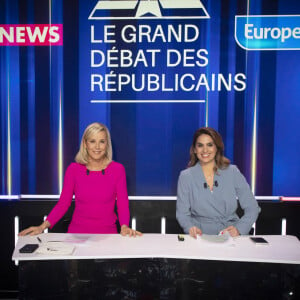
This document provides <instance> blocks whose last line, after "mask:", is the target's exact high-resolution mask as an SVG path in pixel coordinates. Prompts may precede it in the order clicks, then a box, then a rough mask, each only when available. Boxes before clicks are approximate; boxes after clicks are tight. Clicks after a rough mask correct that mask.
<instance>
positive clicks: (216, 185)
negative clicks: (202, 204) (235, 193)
mask: <svg viewBox="0 0 300 300" xmlns="http://www.w3.org/2000/svg"><path fill="white" fill-rule="evenodd" d="M214 186H215V187H218V186H219V183H218V181H217V180H215V182H214ZM203 187H204V188H205V189H207V188H208V184H207V183H206V182H204V183H203Z"/></svg>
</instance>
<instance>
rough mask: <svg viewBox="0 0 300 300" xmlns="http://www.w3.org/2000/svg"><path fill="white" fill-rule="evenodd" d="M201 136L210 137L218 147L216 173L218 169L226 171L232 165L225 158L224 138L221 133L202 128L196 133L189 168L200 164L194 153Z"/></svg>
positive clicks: (209, 128)
mask: <svg viewBox="0 0 300 300" xmlns="http://www.w3.org/2000/svg"><path fill="white" fill-rule="evenodd" d="M201 134H207V135H209V136H210V137H211V138H212V140H213V142H214V144H215V145H216V147H217V153H216V157H215V161H216V170H215V172H216V171H217V169H226V168H227V167H228V166H229V164H230V160H229V159H228V158H226V157H225V156H224V143H223V140H222V137H221V135H220V134H219V132H217V131H216V130H214V129H213V128H211V127H201V128H199V129H198V130H196V132H195V133H194V137H193V143H192V146H191V148H190V161H189V164H188V167H193V166H194V165H195V164H196V163H197V162H198V157H197V155H196V154H195V153H194V151H195V147H196V142H197V139H198V137H199V136H200V135H201Z"/></svg>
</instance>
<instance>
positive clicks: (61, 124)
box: [0, 0, 300, 196]
mask: <svg viewBox="0 0 300 300" xmlns="http://www.w3.org/2000/svg"><path fill="white" fill-rule="evenodd" d="M112 2H113V1H105V0H100V1H97V0H72V1H71V0H70V1H68V0H65V1H58V0H52V1H51V0H47V1H46V0H23V1H17V0H1V1H0V108H1V113H0V123H1V148H0V166H1V181H0V194H1V195H3V196H5V195H17V196H18V195H35V194H36V195H44V194H50V195H51V194H59V192H60V190H61V187H62V181H63V174H64V171H65V169H66V167H67V166H68V164H70V163H71V162H72V161H73V159H74V156H75V154H76V152H77V150H78V147H79V143H80V138H81V135H82V132H83V130H84V128H85V127H86V126H87V125H88V124H89V123H91V122H94V121H99V122H103V123H105V124H106V125H107V126H108V127H109V129H110V131H111V135H112V142H113V151H114V159H115V160H117V161H119V162H121V163H122V164H124V166H125V168H126V172H127V184H128V192H129V195H131V196H145V195H146V196H175V195H176V185H177V178H178V175H179V172H180V170H182V169H184V168H185V167H186V165H187V162H188V159H189V147H190V143H191V140H192V135H193V133H194V131H195V130H196V129H197V128H199V127H201V126H211V127H214V128H216V129H217V130H218V131H219V132H220V133H221V134H222V136H223V138H224V143H225V153H226V156H228V157H229V158H230V160H231V161H232V162H233V163H234V164H236V165H237V166H238V167H239V168H240V170H241V171H242V172H243V173H244V174H245V176H246V178H247V180H248V182H249V183H250V185H251V186H252V189H253V191H254V193H255V194H256V195H258V196H272V195H274V196H281V195H283V196H299V195H300V185H299V183H298V181H299V180H298V174H300V157H299V155H298V149H299V146H300V142H299V133H298V128H299V125H300V121H299V118H298V116H299V114H300V102H299V97H300V84H299V82H300V75H299V74H300V52H299V49H300V45H299V43H300V2H299V1H296V0H294V1H292V0H278V1H274V0H272V1H271V0H252V1H247V0H236V1H233V0H223V1H221V0H220V1H216V0H214V1H213V0H202V1H182V2H184V4H185V7H177V8H174V5H172V1H166V0H158V1H151V2H152V4H151V5H150V6H149V5H148V4H147V3H146V2H148V1H143V0H140V1H138V0H130V1H123V2H124V7H123V9H120V7H117V8H116V7H114V6H113V4H112ZM192 4H193V5H192ZM297 14H298V15H297ZM291 17H292V18H291ZM18 24H19V27H22V26H23V27H24V28H25V27H26V24H27V25H28V24H31V25H32V24H48V25H49V26H50V25H52V24H61V25H62V28H63V31H62V32H60V38H61V40H62V41H63V42H62V45H55V44H51V43H50V44H49V43H48V44H47V40H46V42H45V43H44V44H43V45H37V44H36V43H34V42H31V43H30V42H29V43H26V42H24V39H25V37H24V36H27V35H30V33H28V30H27V29H20V30H21V31H19V38H17V36H16V31H17V29H16V28H17V26H16V27H12V25H18ZM249 24H250V27H247V25H249ZM9 26H10V27H9ZM10 28H14V30H15V31H14V32H13V33H11V31H10V30H13V29H10ZM246 28H248V29H247V30H248V31H246ZM254 28H255V30H256V29H257V31H256V33H254ZM266 28H269V29H268V30H267V31H264V30H265V29H266ZM260 30H263V31H260ZM261 32H262V35H261ZM22 34H23V36H22ZM20 36H21V37H20ZM23 37H24V38H23ZM41 38H43V37H40V39H41ZM22 43H23V44H22ZM25 44H26V45H25Z"/></svg>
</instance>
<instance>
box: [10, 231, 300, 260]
mask: <svg viewBox="0 0 300 300" xmlns="http://www.w3.org/2000/svg"><path fill="white" fill-rule="evenodd" d="M39 237H40V239H41V241H42V243H39V242H38V240H37V237H36V236H33V237H31V236H25V237H19V239H18V242H17V245H16V247H15V250H14V253H13V256H12V259H13V260H19V261H25V260H65V259H67V260H68V259H71V260H74V259H120V258H175V259H176V258H177V259H201V260H222V261H239V262H265V263H283V264H300V241H299V240H298V239H297V237H295V236H289V235H286V236H281V235H266V236H263V237H264V238H265V239H266V240H267V241H268V242H269V244H268V245H256V244H254V243H253V242H252V241H251V240H250V238H249V236H239V237H236V238H234V239H232V241H231V242H229V243H228V242H226V243H214V242H209V241H204V240H202V239H197V240H196V239H194V238H192V237H190V236H188V235H184V241H178V239H177V235H176V234H165V235H164V234H144V235H143V236H141V237H135V238H132V237H131V238H129V237H123V236H121V235H119V234H91V235H86V234H67V233H47V234H42V235H39ZM49 241H61V242H64V243H71V244H73V245H74V246H75V250H74V251H73V253H72V254H70V255H62V254H39V253H36V252H35V253H32V254H22V253H19V249H20V248H21V247H22V246H23V245H25V244H28V243H35V244H40V245H42V244H43V243H47V242H48V243H49Z"/></svg>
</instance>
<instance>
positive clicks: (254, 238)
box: [250, 236, 269, 245]
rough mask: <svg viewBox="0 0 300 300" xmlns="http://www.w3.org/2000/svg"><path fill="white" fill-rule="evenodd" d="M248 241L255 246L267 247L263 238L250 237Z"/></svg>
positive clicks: (266, 242)
mask: <svg viewBox="0 0 300 300" xmlns="http://www.w3.org/2000/svg"><path fill="white" fill-rule="evenodd" d="M250 240H251V241H252V242H253V243H255V244H256V245H268V244H269V242H268V241H267V240H266V239H264V238H263V237H254V236H253V237H250Z"/></svg>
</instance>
